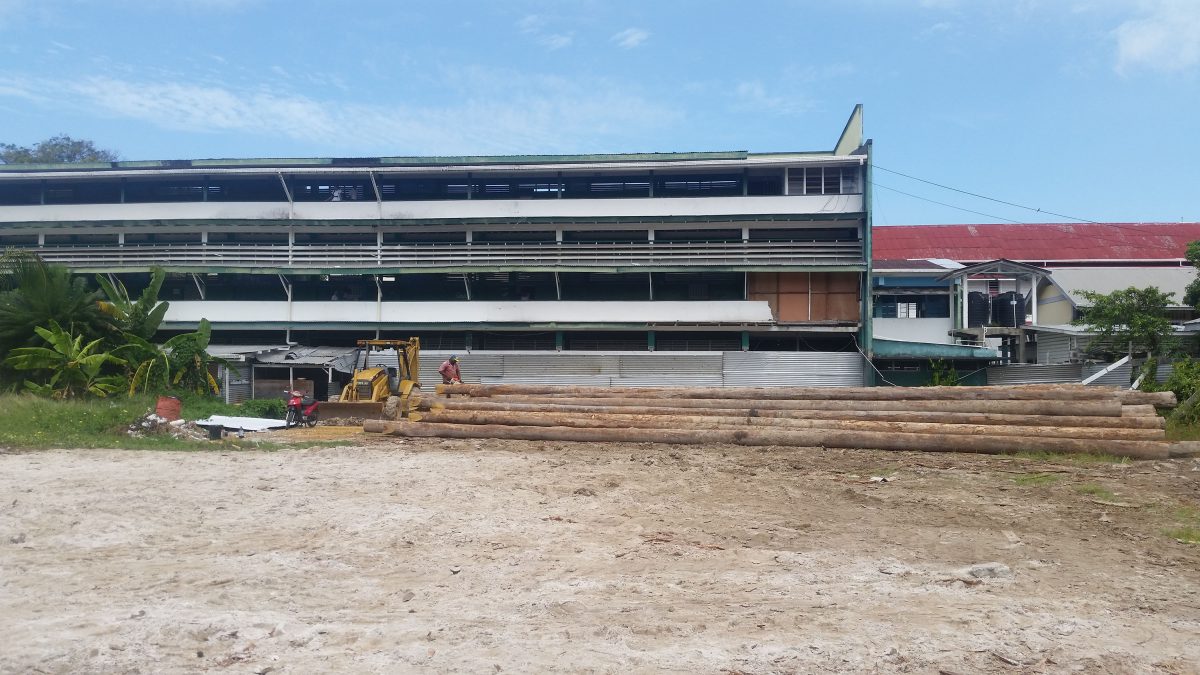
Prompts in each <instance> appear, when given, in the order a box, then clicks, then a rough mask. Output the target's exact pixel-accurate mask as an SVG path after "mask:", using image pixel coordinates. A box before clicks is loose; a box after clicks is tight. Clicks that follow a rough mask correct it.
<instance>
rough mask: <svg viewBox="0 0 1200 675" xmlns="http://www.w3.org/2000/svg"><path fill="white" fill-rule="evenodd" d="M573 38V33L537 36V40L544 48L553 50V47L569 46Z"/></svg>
mask: <svg viewBox="0 0 1200 675" xmlns="http://www.w3.org/2000/svg"><path fill="white" fill-rule="evenodd" d="M574 39H575V38H574V35H573V34H571V33H566V34H563V33H553V34H551V35H543V36H542V37H540V38H538V42H539V43H541V44H542V45H543V46H544V47H546V49H549V50H551V51H553V50H555V49H562V48H563V47H569V46H570V45H571V42H572V41H574Z"/></svg>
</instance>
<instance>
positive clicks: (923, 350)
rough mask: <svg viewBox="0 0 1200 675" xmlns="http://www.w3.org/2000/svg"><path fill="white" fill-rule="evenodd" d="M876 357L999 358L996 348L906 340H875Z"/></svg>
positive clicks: (874, 350)
mask: <svg viewBox="0 0 1200 675" xmlns="http://www.w3.org/2000/svg"><path fill="white" fill-rule="evenodd" d="M873 343H874V345H873V346H874V349H873V352H874V354H875V358H881V359H983V360H992V359H998V358H1000V357H999V356H996V352H995V350H992V349H981V348H979V347H968V346H966V345H943V344H934V343H931V342H908V341H906V340H881V339H879V338H875V340H873Z"/></svg>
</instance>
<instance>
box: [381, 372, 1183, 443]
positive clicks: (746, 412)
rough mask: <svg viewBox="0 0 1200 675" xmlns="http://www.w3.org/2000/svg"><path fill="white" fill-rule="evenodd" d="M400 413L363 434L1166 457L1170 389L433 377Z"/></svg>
mask: <svg viewBox="0 0 1200 675" xmlns="http://www.w3.org/2000/svg"><path fill="white" fill-rule="evenodd" d="M437 393H438V396H436V397H427V398H424V399H422V400H421V401H420V402H419V405H418V410H419V411H420V412H413V413H411V414H410V417H409V419H408V420H406V421H401V422H383V421H377V420H372V421H368V422H367V423H366V424H364V429H365V430H366V431H370V432H376V433H386V434H392V435H395V436H406V437H437V438H505V439H520V440H557V441H591V442H609V441H620V442H635V443H636V442H650V443H679V444H702V443H732V444H738V445H782V446H796V447H800V446H807V447H827V448H863V449H880V450H917V451H928V452H975V453H987V454H999V453H1006V452H1054V453H1095V454H1109V455H1115V456H1120V457H1130V458H1135V459H1165V458H1168V457H1172V456H1186V455H1193V454H1195V450H1194V447H1195V446H1193V445H1190V444H1178V443H1168V442H1167V441H1166V432H1165V421H1164V420H1163V419H1162V418H1161V417H1159V416H1158V415H1157V414H1156V412H1155V410H1156V408H1168V407H1173V406H1174V405H1175V397H1174V394H1172V393H1170V392H1156V393H1147V392H1138V391H1124V390H1117V389H1107V388H1101V387H1084V386H1081V385H1027V386H1009V387H1000V386H997V387H914V388H904V387H862V388H841V387H838V388H822V387H782V388H722V387H717V388H708V387H669V388H668V387H662V388H645V389H642V388H637V389H635V388H609V387H586V386H548V385H547V386H543V385H440V386H439V387H438V388H437Z"/></svg>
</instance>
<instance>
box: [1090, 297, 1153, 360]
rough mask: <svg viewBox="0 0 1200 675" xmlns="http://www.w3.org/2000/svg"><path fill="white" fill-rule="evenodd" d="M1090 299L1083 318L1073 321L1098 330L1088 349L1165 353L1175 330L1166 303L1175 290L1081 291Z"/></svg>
mask: <svg viewBox="0 0 1200 675" xmlns="http://www.w3.org/2000/svg"><path fill="white" fill-rule="evenodd" d="M1080 295H1082V296H1083V298H1084V299H1086V300H1087V301H1088V303H1089V306H1088V307H1087V309H1086V311H1085V312H1084V314H1083V316H1082V317H1081V318H1080V319H1077V320H1076V321H1074V322H1073V323H1075V324H1076V325H1079V326H1083V327H1085V328H1087V329H1088V330H1090V331H1093V332H1095V333H1096V337H1095V338H1094V339H1093V340H1092V342H1091V345H1090V346H1089V350H1090V351H1093V353H1096V352H1100V351H1107V352H1109V353H1114V354H1124V353H1126V352H1127V351H1129V350H1132V351H1133V352H1134V353H1135V354H1149V355H1151V356H1157V355H1159V354H1162V353H1163V351H1164V349H1165V348H1166V347H1168V346H1169V344H1170V342H1171V340H1170V338H1171V335H1172V333H1173V332H1174V331H1173V330H1172V328H1171V322H1170V321H1169V320H1168V319H1167V306H1168V305H1169V304H1170V303H1171V299H1172V298H1173V297H1174V295H1175V294H1174V293H1163V292H1162V291H1160V290H1158V289H1157V288H1155V287H1153V286H1150V287H1147V288H1135V287H1133V286H1130V287H1129V288H1126V289H1124V290H1120V291H1113V292H1112V293H1094V292H1092V291H1080Z"/></svg>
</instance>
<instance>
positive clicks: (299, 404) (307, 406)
mask: <svg viewBox="0 0 1200 675" xmlns="http://www.w3.org/2000/svg"><path fill="white" fill-rule="evenodd" d="M284 391H285V392H286V393H287V395H288V404H287V417H285V418H284V420H283V426H284V428H285V429H291V428H292V427H298V426H301V425H307V426H310V427H315V426H317V407H318V406H319V405H320V403H319V402H318V401H317V400H316V399H314V398H309V397H307V396H305V395H304V392H302V391H287V390H286V389H285V390H284Z"/></svg>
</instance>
